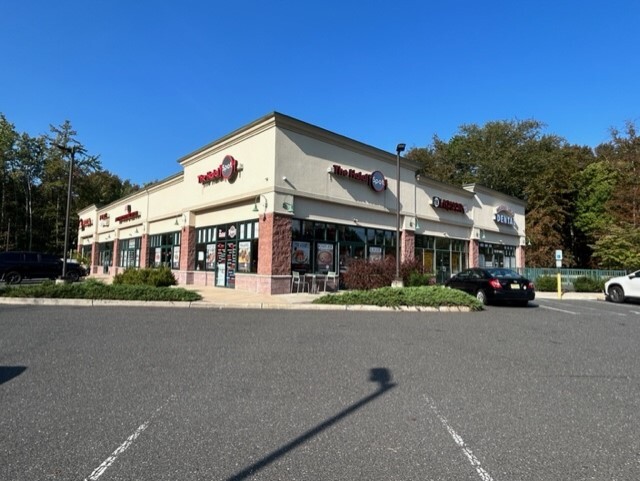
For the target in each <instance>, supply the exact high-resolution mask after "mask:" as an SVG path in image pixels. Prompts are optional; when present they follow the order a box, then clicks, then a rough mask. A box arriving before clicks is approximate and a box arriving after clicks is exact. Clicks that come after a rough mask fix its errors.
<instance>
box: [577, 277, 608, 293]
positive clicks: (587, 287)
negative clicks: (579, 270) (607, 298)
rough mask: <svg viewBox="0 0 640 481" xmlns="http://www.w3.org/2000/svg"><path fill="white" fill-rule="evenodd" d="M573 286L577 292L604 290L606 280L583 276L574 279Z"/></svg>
mask: <svg viewBox="0 0 640 481" xmlns="http://www.w3.org/2000/svg"><path fill="white" fill-rule="evenodd" d="M573 287H574V288H575V290H576V292H602V291H603V289H604V280H602V279H594V278H593V277H587V276H582V277H578V278H577V279H576V280H575V281H573Z"/></svg>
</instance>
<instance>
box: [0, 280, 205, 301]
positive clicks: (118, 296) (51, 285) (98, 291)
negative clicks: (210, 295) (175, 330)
mask: <svg viewBox="0 0 640 481" xmlns="http://www.w3.org/2000/svg"><path fill="white" fill-rule="evenodd" d="M0 295H1V296H4V297H35V298H43V297H44V298H50V299H111V300H120V301H199V300H202V296H201V295H200V294H198V293H197V292H194V291H190V290H188V289H183V288H172V287H153V286H149V285H127V284H115V285H108V284H104V283H103V282H100V281H97V280H94V279H87V280H86V281H84V282H74V283H72V284H67V283H64V284H56V283H55V282H53V281H46V282H43V283H42V284H34V285H28V286H19V285H18V286H5V287H4V288H0Z"/></svg>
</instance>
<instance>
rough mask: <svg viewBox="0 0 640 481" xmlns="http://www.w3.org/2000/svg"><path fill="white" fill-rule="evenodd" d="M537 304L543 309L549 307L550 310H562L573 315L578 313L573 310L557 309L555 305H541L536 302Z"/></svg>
mask: <svg viewBox="0 0 640 481" xmlns="http://www.w3.org/2000/svg"><path fill="white" fill-rule="evenodd" d="M538 305H539V306H540V307H542V308H543V309H549V310H550V311H558V312H564V313H565V314H573V315H574V316H577V315H578V313H577V312H574V311H567V310H565V309H558V308H557V307H551V306H543V305H542V304H538Z"/></svg>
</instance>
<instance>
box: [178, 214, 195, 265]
mask: <svg viewBox="0 0 640 481" xmlns="http://www.w3.org/2000/svg"><path fill="white" fill-rule="evenodd" d="M195 269H196V228H195V227H193V226H191V225H188V226H186V227H183V228H182V234H181V238H180V270H181V271H194V270H195Z"/></svg>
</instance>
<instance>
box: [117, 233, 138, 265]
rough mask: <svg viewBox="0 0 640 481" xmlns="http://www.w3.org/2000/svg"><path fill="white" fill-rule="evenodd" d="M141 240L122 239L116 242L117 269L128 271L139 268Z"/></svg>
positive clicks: (136, 238) (135, 238)
mask: <svg viewBox="0 0 640 481" xmlns="http://www.w3.org/2000/svg"><path fill="white" fill-rule="evenodd" d="M141 244H142V239H141V238H140V237H134V238H133V239H122V240H120V241H118V252H119V259H118V267H123V268H125V269H130V268H134V267H140V245H141Z"/></svg>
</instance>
